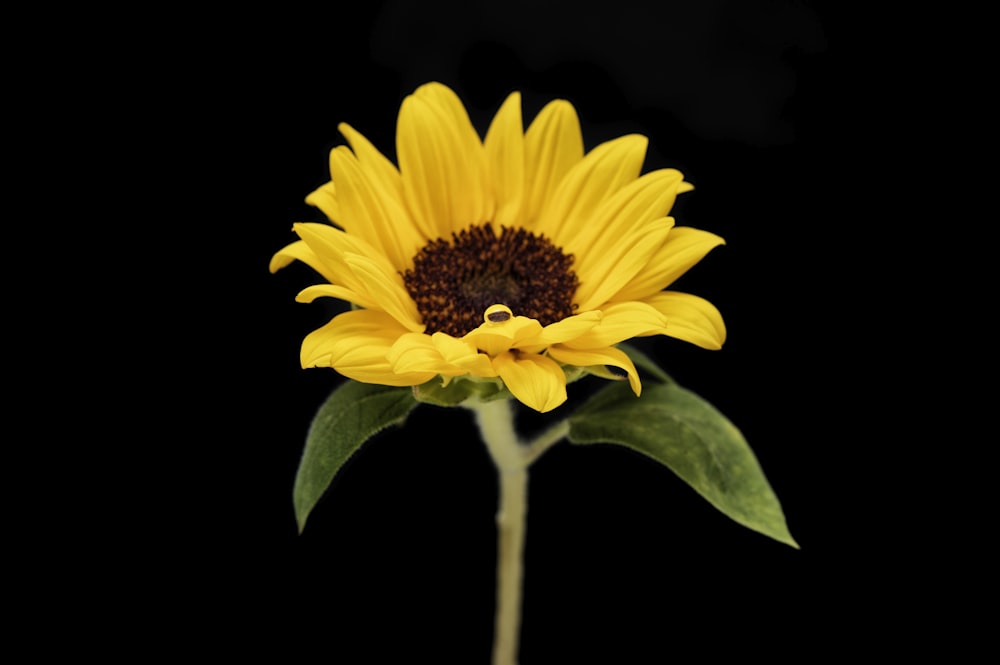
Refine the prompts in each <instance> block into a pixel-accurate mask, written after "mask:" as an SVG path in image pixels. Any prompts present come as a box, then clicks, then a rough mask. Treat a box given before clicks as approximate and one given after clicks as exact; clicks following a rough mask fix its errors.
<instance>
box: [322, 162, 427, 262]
mask: <svg viewBox="0 0 1000 665" xmlns="http://www.w3.org/2000/svg"><path fill="white" fill-rule="evenodd" d="M330 173H331V175H332V176H333V180H334V182H336V183H338V184H339V186H340V190H339V191H340V193H341V194H340V198H339V203H340V215H341V216H340V219H339V221H340V225H341V226H342V227H343V228H344V230H345V231H347V232H348V233H350V234H352V235H355V236H357V237H359V238H363V239H364V240H365V241H366V242H368V244H370V245H371V246H372V247H374V248H375V249H376V250H377V251H378V252H379V253H380V254H381V255H383V256H385V257H386V258H387V259H388V261H389V263H391V264H392V266H393V268H394V269H395V270H396V271H403V270H406V269H407V268H408V267H410V263H411V261H412V259H413V256H414V255H415V254H416V253H417V251H419V249H420V248H421V247H423V245H424V244H425V243H424V239H423V237H422V236H421V234H420V231H419V229H417V227H416V225H415V224H414V223H413V222H412V220H411V219H410V215H409V214H408V213H407V212H406V209H405V208H404V207H403V205H402V203H401V202H400V201H399V200H398V199H397V195H396V194H395V193H393V192H391V191H390V190H389V189H387V188H386V187H385V185H383V184H382V183H380V182H379V180H377V179H372V178H371V177H369V176H368V174H367V173H366V172H364V171H363V170H362V168H361V164H360V162H359V161H358V158H357V157H355V156H354V154H353V153H352V152H351V151H350V150H349V149H348V148H347V147H346V146H339V147H338V148H334V149H333V150H332V151H330Z"/></svg>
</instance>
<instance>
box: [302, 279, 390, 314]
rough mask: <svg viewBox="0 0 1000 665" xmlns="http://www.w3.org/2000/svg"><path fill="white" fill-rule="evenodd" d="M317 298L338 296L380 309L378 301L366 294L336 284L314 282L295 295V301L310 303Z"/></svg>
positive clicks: (357, 303) (356, 303) (367, 306)
mask: <svg viewBox="0 0 1000 665" xmlns="http://www.w3.org/2000/svg"><path fill="white" fill-rule="evenodd" d="M316 298H338V299H340V300H346V301H347V302H351V303H354V304H355V305H359V306H361V307H365V308H369V309H371V308H374V309H378V307H377V303H375V302H374V301H372V300H369V299H368V298H367V296H366V294H363V293H357V292H355V291H351V290H350V289H348V288H345V287H343V286H337V285H335V284H313V285H312V286H307V287H306V288H304V289H302V290H301V291H299V293H298V295H296V296H295V302H304V303H310V302H312V301H314V300H316Z"/></svg>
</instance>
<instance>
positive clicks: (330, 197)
mask: <svg viewBox="0 0 1000 665" xmlns="http://www.w3.org/2000/svg"><path fill="white" fill-rule="evenodd" d="M306 203H308V204H309V205H311V206H314V207H316V208H319V209H320V210H322V211H323V214H324V215H326V218H327V219H329V220H330V221H331V222H334V223H336V224H339V223H340V203H339V202H338V200H337V186H336V185H334V184H333V182H332V181H331V182H328V183H326V184H323V185H320V186H319V188H318V189H315V190H313V191H312V193H310V194H309V195H308V196H306Z"/></svg>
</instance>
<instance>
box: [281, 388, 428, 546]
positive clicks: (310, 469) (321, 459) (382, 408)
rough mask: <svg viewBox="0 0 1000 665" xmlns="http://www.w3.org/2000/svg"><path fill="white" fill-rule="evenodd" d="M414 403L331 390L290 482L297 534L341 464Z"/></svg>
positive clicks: (399, 396) (404, 391)
mask: <svg viewBox="0 0 1000 665" xmlns="http://www.w3.org/2000/svg"><path fill="white" fill-rule="evenodd" d="M417 404H418V402H417V401H416V400H414V399H413V392H412V390H411V389H410V388H396V387H393V386H381V385H374V384H369V383H359V382H357V381H350V380H349V381H346V382H344V383H343V384H341V385H340V386H339V387H337V389H336V390H334V391H333V392H332V393H331V394H330V396H329V397H328V398H327V399H326V401H325V402H324V403H323V405H322V406H321V407H320V408H319V410H318V411H317V412H316V415H315V417H314V418H313V421H312V424H311V425H310V426H309V433H308V435H307V436H306V446H305V450H304V451H303V453H302V460H301V462H300V463H299V470H298V473H297V474H296V476H295V486H294V489H293V490H292V501H293V504H294V506H295V519H296V521H297V522H298V525H299V533H301V532H302V529H304V528H305V526H306V519H307V518H308V517H309V513H311V512H312V509H313V508H314V507H315V506H316V503H317V502H318V501H319V499H320V497H321V496H323V493H324V492H325V491H326V489H327V487H329V486H330V483H331V482H332V481H333V477H334V476H335V475H336V474H337V472H338V471H339V470H340V468H341V467H342V466H344V463H345V462H347V460H348V459H349V458H350V457H351V455H353V454H354V452H355V451H356V450H357V449H358V448H360V447H361V444H363V443H364V442H365V441H367V440H368V439H370V438H372V437H373V436H375V435H376V434H377V433H378V432H380V431H382V430H384V429H385V428H387V427H390V426H392V425H401V424H403V422H405V421H406V417H407V415H409V413H410V411H412V410H413V409H414V408H415V407H416V406H417Z"/></svg>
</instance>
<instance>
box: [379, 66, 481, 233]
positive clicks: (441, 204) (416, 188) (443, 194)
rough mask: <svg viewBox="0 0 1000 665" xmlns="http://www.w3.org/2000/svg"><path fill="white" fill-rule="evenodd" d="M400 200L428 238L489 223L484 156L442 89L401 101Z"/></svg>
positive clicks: (433, 87) (461, 111)
mask: <svg viewBox="0 0 1000 665" xmlns="http://www.w3.org/2000/svg"><path fill="white" fill-rule="evenodd" d="M396 152H397V155H398V157H399V169H400V175H401V177H402V182H403V198H404V200H405V201H406V204H407V206H408V207H409V210H410V212H411V213H412V215H413V218H414V222H415V223H416V224H417V226H418V227H419V228H420V230H421V231H422V232H423V234H424V235H425V237H427V238H440V237H444V238H450V237H451V234H452V232H455V231H459V230H461V229H464V228H466V227H468V226H469V225H471V224H480V223H483V222H485V221H488V219H489V217H490V215H491V214H492V212H493V200H492V194H491V193H490V192H488V191H487V190H488V187H487V184H488V183H487V177H488V173H487V167H486V154H485V152H484V150H483V144H482V142H481V141H480V140H479V135H478V134H477V133H476V130H475V129H474V128H473V126H472V122H471V121H470V120H469V116H468V114H467V113H466V112H465V108H464V107H463V106H462V103H461V101H459V99H458V97H457V96H456V95H455V93H453V92H452V91H451V90H449V89H448V88H445V87H444V86H442V85H440V84H428V85H425V86H421V87H420V88H418V89H417V90H416V92H414V93H413V94H412V95H410V96H408V97H407V98H406V99H404V100H403V104H402V106H401V108H400V110H399V120H398V127H397V131H396Z"/></svg>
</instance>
